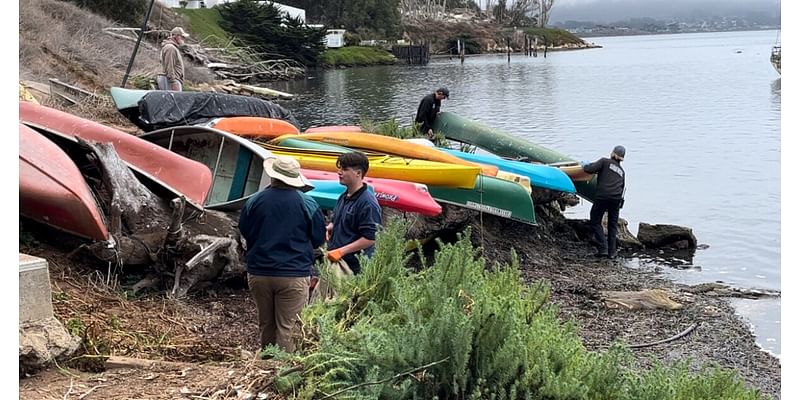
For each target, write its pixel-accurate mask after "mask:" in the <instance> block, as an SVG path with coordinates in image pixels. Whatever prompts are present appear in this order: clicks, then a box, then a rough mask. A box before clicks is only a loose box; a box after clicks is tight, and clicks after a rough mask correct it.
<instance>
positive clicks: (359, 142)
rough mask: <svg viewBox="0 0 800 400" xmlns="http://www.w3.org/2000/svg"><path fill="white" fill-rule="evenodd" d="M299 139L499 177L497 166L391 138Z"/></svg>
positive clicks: (340, 135) (337, 135) (341, 135)
mask: <svg viewBox="0 0 800 400" xmlns="http://www.w3.org/2000/svg"><path fill="white" fill-rule="evenodd" d="M299 138H301V139H305V140H312V141H315V142H323V143H330V144H334V145H338V146H344V147H349V148H358V149H366V150H371V151H374V152H378V153H384V154H392V155H397V156H401V157H409V158H416V159H419V160H428V161H436V162H441V163H449V164H457V165H468V166H478V167H480V168H481V173H482V174H483V175H488V176H496V175H497V167H495V166H492V165H480V164H478V163H474V162H471V161H466V160H463V159H460V158H458V157H455V156H453V155H450V154H447V153H445V152H443V151H441V150H439V149H438V148H431V147H428V146H424V145H421V144H417V143H413V142H408V141H406V140H402V139H398V138H395V137H391V136H384V135H376V134H372V133H364V132H319V133H304V134H302V135H301V136H299ZM280 140H281V138H277V139H276V141H277V142H280Z"/></svg>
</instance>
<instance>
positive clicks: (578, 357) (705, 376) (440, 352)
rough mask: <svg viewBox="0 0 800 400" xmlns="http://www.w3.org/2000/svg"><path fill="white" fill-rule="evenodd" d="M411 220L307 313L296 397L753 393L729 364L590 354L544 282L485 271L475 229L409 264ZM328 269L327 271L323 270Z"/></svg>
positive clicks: (508, 268) (615, 352)
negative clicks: (645, 363)
mask: <svg viewBox="0 0 800 400" xmlns="http://www.w3.org/2000/svg"><path fill="white" fill-rule="evenodd" d="M405 229H406V225H405V223H402V222H398V221H397V220H392V221H390V222H389V223H388V224H387V226H386V228H385V230H384V231H383V232H381V233H380V234H379V235H378V239H377V242H376V247H375V254H374V256H373V257H372V258H370V259H362V268H363V269H362V273H361V274H360V275H358V276H355V277H353V278H350V279H345V280H341V281H333V282H332V285H333V286H334V288H335V289H336V292H337V293H338V295H337V296H336V297H335V298H334V299H332V300H330V301H328V302H317V303H314V304H312V305H310V306H309V307H307V308H306V309H305V310H304V311H303V314H302V321H304V324H305V327H304V330H303V331H304V332H314V334H313V335H312V336H310V337H309V336H307V337H306V338H305V340H304V342H303V343H302V344H301V346H300V347H299V353H297V354H293V355H288V354H284V355H282V356H281V357H282V358H283V359H285V360H288V361H291V362H292V363H296V364H298V365H301V366H302V372H301V373H300V377H301V379H299V380H298V379H297V377H296V376H294V377H292V379H291V380H290V382H282V383H284V385H283V387H285V388H288V387H291V388H292V391H293V393H295V397H296V398H300V399H306V398H320V397H325V396H328V395H331V396H333V395H336V396H334V397H335V398H359V399H367V398H369V399H378V398H380V399H410V398H425V399H431V398H438V399H464V398H468V399H552V400H557V399H565V400H566V399H626V400H627V399H631V400H633V399H664V400H666V399H669V400H673V399H707V398H719V399H721V398H725V399H755V398H757V397H758V394H757V392H754V391H750V390H747V389H746V388H745V387H744V386H743V384H742V381H741V380H740V379H739V378H737V377H736V376H735V375H734V374H733V373H731V372H726V371H722V370H719V369H710V370H703V371H701V372H700V373H697V374H690V373H689V372H688V369H687V368H686V367H685V366H677V367H665V366H661V365H659V364H657V363H656V365H657V366H656V367H655V368H654V369H652V370H650V371H640V370H637V369H635V368H633V366H632V361H631V360H632V357H631V353H630V351H629V350H628V349H627V348H626V347H624V346H623V345H621V344H615V345H614V346H612V347H611V348H610V349H609V350H608V351H605V352H590V351H587V350H586V349H585V348H584V347H583V344H582V342H581V339H580V337H579V336H578V334H577V333H576V329H575V327H574V326H573V325H572V324H571V323H562V322H560V321H559V319H558V317H557V313H556V311H557V310H556V309H555V307H554V306H553V305H552V304H551V303H550V302H549V294H550V290H549V287H548V284H547V283H545V282H537V283H535V284H534V285H533V286H531V287H529V286H526V285H523V284H521V276H520V271H519V266H518V263H517V261H516V256H515V255H514V254H512V259H513V260H514V261H513V262H512V264H511V265H504V266H500V265H494V266H492V267H489V268H487V266H486V261H485V260H484V259H483V258H481V257H480V256H479V255H478V253H477V250H476V249H474V248H473V247H472V245H471V242H470V239H469V231H467V232H466V234H465V235H464V236H463V237H461V238H460V240H459V241H458V242H457V243H454V244H444V243H442V242H439V247H440V250H439V251H437V252H436V253H435V255H434V259H433V262H432V264H431V265H429V266H427V265H424V266H423V269H422V271H421V272H420V273H412V272H410V271H409V270H408V269H407V268H406V263H407V261H408V258H409V256H408V255H407V254H406V253H405V252H404V250H403V249H404V248H405V247H406V243H405V240H404V239H403V236H404V233H405ZM327 275H328V274H325V273H324V272H323V278H325V277H327Z"/></svg>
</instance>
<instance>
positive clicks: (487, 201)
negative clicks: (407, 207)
mask: <svg viewBox="0 0 800 400" xmlns="http://www.w3.org/2000/svg"><path fill="white" fill-rule="evenodd" d="M428 192H430V194H431V196H433V198H434V199H436V201H438V202H440V203H447V204H453V205H456V206H459V207H464V208H468V209H471V210H476V211H481V212H485V213H487V214H492V215H497V216H500V217H503V218H509V219H513V220H515V221H520V222H524V223H526V224H530V225H536V214H535V212H534V210H533V200H532V199H531V195H530V194H529V193H528V191H527V190H525V188H524V187H522V186H520V185H519V184H517V183H514V182H511V181H507V180H504V179H499V178H494V177H491V176H484V175H478V179H477V180H476V181H475V187H474V188H472V189H458V188H444V187H438V186H428Z"/></svg>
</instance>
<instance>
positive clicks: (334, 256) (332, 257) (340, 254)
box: [328, 249, 344, 262]
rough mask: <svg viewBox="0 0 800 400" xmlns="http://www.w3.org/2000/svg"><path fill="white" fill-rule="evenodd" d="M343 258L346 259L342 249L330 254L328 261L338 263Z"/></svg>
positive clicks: (332, 251)
mask: <svg viewBox="0 0 800 400" xmlns="http://www.w3.org/2000/svg"><path fill="white" fill-rule="evenodd" d="M342 257H344V252H343V251H342V249H335V250H331V251H329V252H328V260H331V262H338V261H339V260H341V259H342Z"/></svg>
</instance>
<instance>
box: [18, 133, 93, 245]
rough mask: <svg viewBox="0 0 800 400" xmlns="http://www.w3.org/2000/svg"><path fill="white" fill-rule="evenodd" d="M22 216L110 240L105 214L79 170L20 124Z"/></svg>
mask: <svg viewBox="0 0 800 400" xmlns="http://www.w3.org/2000/svg"><path fill="white" fill-rule="evenodd" d="M19 212H20V214H22V215H24V216H26V217H28V218H31V219H34V220H36V221H39V222H42V223H44V224H47V225H50V226H52V227H54V228H57V229H60V230H62V231H65V232H69V233H72V234H74V235H77V236H80V237H84V238H88V239H94V240H108V229H107V228H106V224H105V221H104V220H103V214H102V213H101V212H100V209H99V207H98V206H97V202H96V201H95V198H94V195H93V194H92V191H91V189H89V185H87V184H86V180H84V178H83V175H81V172H80V171H79V170H78V167H77V166H76V165H75V163H74V162H73V161H72V159H70V158H69V156H67V154H66V153H65V152H64V151H63V150H61V148H60V147H58V146H57V145H56V144H55V143H53V142H51V141H50V140H49V139H47V138H45V137H44V136H42V135H40V134H39V133H38V132H36V131H34V130H33V129H31V128H28V127H27V126H25V125H23V124H19Z"/></svg>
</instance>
